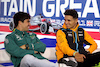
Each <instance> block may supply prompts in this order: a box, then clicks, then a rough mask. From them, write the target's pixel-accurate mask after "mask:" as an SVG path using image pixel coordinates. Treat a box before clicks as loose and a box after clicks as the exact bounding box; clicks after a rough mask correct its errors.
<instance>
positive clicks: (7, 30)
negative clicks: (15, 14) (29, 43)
mask: <svg viewBox="0 0 100 67" xmlns="http://www.w3.org/2000/svg"><path fill="white" fill-rule="evenodd" d="M0 31H3V32H11V31H10V30H9V26H0Z"/></svg>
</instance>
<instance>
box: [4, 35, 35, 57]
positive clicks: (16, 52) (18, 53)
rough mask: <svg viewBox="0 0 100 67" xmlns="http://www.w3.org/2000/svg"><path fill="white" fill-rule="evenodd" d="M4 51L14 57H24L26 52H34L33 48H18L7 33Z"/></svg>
mask: <svg viewBox="0 0 100 67" xmlns="http://www.w3.org/2000/svg"><path fill="white" fill-rule="evenodd" d="M4 45H5V49H6V51H7V52H8V53H9V54H10V55H12V56H15V57H24V56H25V55H26V54H34V50H26V49H22V48H20V47H19V46H18V45H17V44H16V43H15V41H14V38H13V37H12V36H9V35H7V36H6V38H5V41H4Z"/></svg>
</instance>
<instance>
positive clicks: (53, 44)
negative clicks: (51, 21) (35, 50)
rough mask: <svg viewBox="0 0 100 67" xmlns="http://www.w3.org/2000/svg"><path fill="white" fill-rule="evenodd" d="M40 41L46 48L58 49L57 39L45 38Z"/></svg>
mask: <svg viewBox="0 0 100 67" xmlns="http://www.w3.org/2000/svg"><path fill="white" fill-rule="evenodd" d="M40 40H41V41H42V42H43V43H44V44H46V47H56V39H50V38H43V39H40Z"/></svg>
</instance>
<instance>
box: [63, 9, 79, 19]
mask: <svg viewBox="0 0 100 67" xmlns="http://www.w3.org/2000/svg"><path fill="white" fill-rule="evenodd" d="M64 15H71V16H73V18H75V19H76V18H78V13H77V11H76V10H75V9H67V10H66V11H65V12H64Z"/></svg>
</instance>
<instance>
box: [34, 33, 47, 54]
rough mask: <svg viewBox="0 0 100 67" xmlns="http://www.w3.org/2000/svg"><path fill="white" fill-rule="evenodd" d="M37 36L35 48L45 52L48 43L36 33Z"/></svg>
mask: <svg viewBox="0 0 100 67" xmlns="http://www.w3.org/2000/svg"><path fill="white" fill-rule="evenodd" d="M35 37H36V42H35V43H34V48H35V49H34V50H36V51H38V52H42V53H44V51H45V49H46V45H45V44H44V43H43V42H41V41H40V39H39V38H38V37H37V36H36V35H35Z"/></svg>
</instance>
